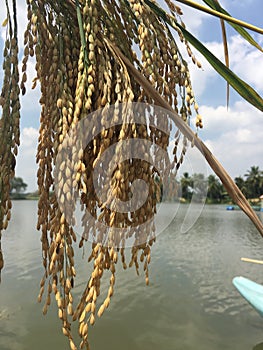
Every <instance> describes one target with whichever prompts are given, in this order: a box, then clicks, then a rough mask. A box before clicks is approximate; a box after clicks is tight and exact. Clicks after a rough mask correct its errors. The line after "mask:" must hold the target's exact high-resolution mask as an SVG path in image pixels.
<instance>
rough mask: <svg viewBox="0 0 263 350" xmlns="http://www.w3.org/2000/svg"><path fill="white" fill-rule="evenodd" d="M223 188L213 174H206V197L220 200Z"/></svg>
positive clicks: (216, 200)
mask: <svg viewBox="0 0 263 350" xmlns="http://www.w3.org/2000/svg"><path fill="white" fill-rule="evenodd" d="M223 191H224V188H223V186H222V184H221V183H220V181H219V180H218V179H217V178H216V177H215V176H214V175H209V176H208V189H207V198H208V199H210V200H211V201H214V202H220V201H221V199H222V197H223Z"/></svg>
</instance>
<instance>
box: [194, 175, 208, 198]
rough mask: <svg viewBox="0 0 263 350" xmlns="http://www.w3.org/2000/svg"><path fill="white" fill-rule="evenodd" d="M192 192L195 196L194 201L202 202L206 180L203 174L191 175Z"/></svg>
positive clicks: (205, 191) (204, 195)
mask: <svg viewBox="0 0 263 350" xmlns="http://www.w3.org/2000/svg"><path fill="white" fill-rule="evenodd" d="M192 192H193V194H194V195H195V197H194V199H195V200H196V201H197V202H202V201H203V200H205V199H206V195H207V179H206V178H205V176H204V174H201V173H200V174H193V175H192Z"/></svg>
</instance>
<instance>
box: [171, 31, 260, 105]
mask: <svg viewBox="0 0 263 350" xmlns="http://www.w3.org/2000/svg"><path fill="white" fill-rule="evenodd" d="M177 25H178V26H179V27H180V29H181V31H182V33H183V35H184V37H185V38H186V40H187V41H189V43H191V44H192V45H193V46H194V47H195V48H196V49H197V50H198V51H199V52H200V53H201V54H202V55H203V56H204V57H205V58H206V59H207V61H208V62H209V63H210V64H211V66H212V67H213V68H214V69H215V70H216V71H217V72H218V73H219V74H220V75H221V76H222V77H223V78H224V79H225V80H226V81H227V82H228V83H229V85H231V86H232V88H234V89H235V90H236V91H237V92H238V93H239V95H240V96H242V97H243V98H244V99H245V100H247V101H248V102H249V103H251V104H252V105H253V106H255V107H256V108H258V109H259V110H260V111H262V112H263V99H262V98H261V97H260V96H259V94H258V93H257V92H256V91H255V90H254V89H253V88H252V87H251V86H249V85H248V84H247V83H246V82H244V81H243V80H242V79H241V78H239V77H238V76H237V75H236V74H235V73H234V72H232V70H231V69H229V68H228V67H226V66H225V65H224V64H223V63H222V62H221V61H220V60H219V59H218V58H217V57H216V56H214V55H213V54H212V52H211V51H209V50H208V49H207V48H206V47H205V46H204V45H203V44H202V43H201V42H200V41H199V40H197V39H196V38H195V37H194V36H193V35H192V34H191V33H189V32H188V31H187V30H186V29H184V28H183V27H182V26H180V25H179V24H177Z"/></svg>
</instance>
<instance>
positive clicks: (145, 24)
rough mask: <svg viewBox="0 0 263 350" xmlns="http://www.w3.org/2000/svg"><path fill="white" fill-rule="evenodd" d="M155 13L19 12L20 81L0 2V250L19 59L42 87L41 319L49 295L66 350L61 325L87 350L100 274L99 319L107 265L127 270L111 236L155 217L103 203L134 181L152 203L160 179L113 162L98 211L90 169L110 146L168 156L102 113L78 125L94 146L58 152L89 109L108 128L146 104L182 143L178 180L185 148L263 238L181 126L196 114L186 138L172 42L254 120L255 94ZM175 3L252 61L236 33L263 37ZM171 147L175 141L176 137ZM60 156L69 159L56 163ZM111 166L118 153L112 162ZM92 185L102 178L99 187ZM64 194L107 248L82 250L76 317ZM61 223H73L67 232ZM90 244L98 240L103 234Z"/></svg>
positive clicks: (31, 4) (183, 72)
mask: <svg viewBox="0 0 263 350" xmlns="http://www.w3.org/2000/svg"><path fill="white" fill-rule="evenodd" d="M165 2H166V4H167V5H168V7H169V11H165V10H164V9H163V8H162V7H160V6H159V5H158V4H157V2H155V1H152V0H145V1H126V0H124V1H122V0H121V1H107V0H105V1H103V0H65V1H54V0H52V1H51V0H47V1H44V0H38V1H30V0H26V4H27V18H28V25H27V28H26V32H25V35H24V58H23V60H22V72H23V74H22V78H21V79H20V78H19V70H18V61H19V57H18V36H17V32H18V28H17V8H16V1H15V0H13V1H12V6H13V8H12V10H10V8H9V2H8V1H6V2H5V3H6V7H7V19H6V21H4V23H3V25H4V26H5V25H7V35H6V42H5V47H4V64H3V70H4V82H3V87H2V93H1V96H0V103H1V105H2V108H3V116H2V118H1V119H0V150H1V153H0V193H1V198H0V205H1V208H0V209H1V210H0V238H1V232H2V230H3V229H5V228H6V227H7V224H8V220H9V219H10V215H11V214H10V213H11V211H10V210H11V201H10V195H9V193H10V186H11V185H10V184H11V180H12V178H13V177H14V173H13V171H10V169H12V158H13V157H14V156H16V155H17V149H18V146H19V134H20V132H19V125H20V123H19V118H20V100H19V95H20V92H21V93H22V95H24V94H25V93H26V88H25V82H26V80H27V62H28V58H29V56H35V57H36V79H35V80H34V81H33V85H34V86H35V85H36V84H38V83H39V84H40V88H41V98H40V104H41V108H42V110H41V117H40V121H41V125H40V131H39V144H38V153H37V161H38V166H39V170H38V185H39V196H40V197H39V206H38V209H39V210H38V215H39V218H38V225H37V226H38V229H41V232H42V236H41V242H42V255H43V266H44V269H45V273H44V277H43V279H42V281H41V289H40V294H39V301H41V299H42V296H43V293H44V290H45V286H46V287H47V298H46V301H45V304H44V308H43V313H44V314H45V313H46V312H47V308H48V306H49V304H50V293H51V291H52V290H53V292H54V293H55V294H56V300H57V304H58V309H59V317H60V318H61V320H62V324H63V333H64V334H65V335H66V336H67V337H68V338H69V343H70V347H71V349H72V350H75V349H76V346H75V342H74V340H73V336H72V333H71V324H70V322H69V316H70V315H73V320H77V319H78V320H79V323H80V328H79V333H80V336H81V339H82V342H81V348H84V347H85V348H88V324H94V322H95V310H96V301H97V297H98V296H99V294H100V283H101V278H102V275H103V271H104V270H105V269H106V270H110V271H111V277H110V287H109V290H108V294H107V297H106V298H105V300H104V301H102V304H101V307H100V308H99V310H98V315H99V316H101V315H102V313H103V312H104V310H105V309H106V308H107V307H108V306H109V303H110V298H111V296H112V294H113V287H114V281H115V265H116V263H117V260H118V256H119V255H121V260H122V263H123V266H124V268H126V263H125V256H124V250H123V249H120V250H119V249H116V246H115V245H114V243H115V242H113V241H112V239H113V238H112V235H113V232H114V228H115V227H118V228H120V227H125V228H127V227H128V228H129V229H130V230H131V232H133V231H132V229H133V228H134V227H136V225H138V223H145V222H147V219H149V218H151V217H152V216H153V215H154V213H155V212H156V204H157V203H156V199H155V198H154V196H153V195H152V196H151V195H150V196H148V197H147V201H146V204H145V206H142V207H141V208H139V209H138V210H136V211H135V212H132V213H130V214H127V213H119V212H116V210H114V208H115V207H114V203H115V201H112V202H111V198H112V196H113V194H116V195H117V197H118V198H119V199H120V198H124V200H127V197H128V194H127V192H129V190H127V189H129V187H130V185H131V182H132V180H134V178H136V175H138V177H139V178H141V179H143V180H146V179H148V180H149V192H150V194H153V193H154V190H155V185H156V184H155V181H154V179H155V176H156V174H157V173H158V170H156V168H155V166H153V165H152V164H150V162H149V161H146V160H145V161H144V162H143V166H140V165H139V163H138V160H137V159H135V160H131V161H123V162H120V165H118V166H117V167H116V169H114V171H113V173H112V183H111V185H112V187H111V191H108V192H107V196H106V197H107V198H106V200H105V201H101V200H100V199H99V198H98V197H97V194H96V191H95V188H94V186H93V182H92V176H93V173H94V171H95V168H96V164H97V162H98V159H99V157H100V155H101V154H102V153H103V152H104V150H105V149H107V148H108V147H109V146H113V145H114V144H115V143H116V142H118V141H120V140H125V139H128V138H134V139H136V138H144V139H146V140H151V141H152V142H153V143H154V144H157V145H159V146H161V147H162V148H163V149H165V150H166V151H167V152H168V142H167V137H166V135H164V134H163V133H162V132H160V130H158V128H157V127H151V128H149V127H147V125H143V124H142V123H141V125H139V123H135V122H134V123H133V124H132V123H131V125H128V123H127V120H126V119H122V120H120V122H119V123H115V124H114V125H112V124H110V126H109V124H107V118H106V116H105V113H104V114H103V113H102V115H99V117H98V118H97V119H95V121H94V124H93V125H90V124H89V122H90V119H88V122H87V124H84V126H85V127H84V128H82V129H81V130H82V131H83V130H85V131H87V130H89V131H91V132H92V133H94V134H92V140H91V141H90V143H89V144H88V145H87V147H86V148H85V149H78V148H77V146H78V141H79V140H78V138H76V139H73V141H72V140H71V142H68V140H67V134H68V131H69V129H70V128H71V129H73V130H75V128H77V125H79V123H81V121H83V120H85V117H86V116H87V115H88V114H89V113H91V112H93V111H97V110H98V109H102V111H103V112H105V110H106V109H107V107H108V106H109V105H114V114H113V116H114V118H115V117H118V113H117V112H118V111H119V108H120V104H121V103H124V104H125V103H127V102H128V103H129V102H148V103H152V104H156V105H158V106H162V107H164V108H165V109H166V110H168V111H171V115H172V119H173V121H174V123H175V124H176V126H177V127H178V128H179V129H180V131H179V132H178V133H179V134H180V133H182V134H183V137H182V139H183V147H182V151H181V153H180V154H178V147H177V146H178V143H177V141H176V144H175V145H174V159H175V161H174V166H175V168H176V170H177V169H178V167H179V166H180V164H181V163H182V162H183V160H184V154H185V152H186V143H187V142H186V139H188V140H190V142H192V144H193V145H195V146H197V147H198V148H199V149H200V150H201V151H202V152H203V154H204V155H205V157H206V159H207V161H208V162H209V164H210V165H211V166H212V168H213V169H214V170H215V172H216V173H217V174H218V175H219V176H220V178H221V180H222V182H223V183H224V185H225V186H226V188H227V190H228V192H229V193H230V195H231V196H232V197H233V198H236V199H237V201H239V202H238V203H239V204H240V205H241V206H242V208H243V209H244V210H245V211H246V213H247V215H248V216H249V217H250V218H251V219H252V220H253V222H254V223H255V225H256V226H257V228H258V229H259V231H260V232H261V233H263V227H262V224H261V223H260V222H259V220H258V218H257V216H256V215H255V214H254V213H253V212H252V211H250V208H249V206H248V204H247V202H246V200H245V198H244V197H243V196H242V194H241V193H239V190H238V188H237V187H236V185H235V184H234V182H233V181H232V180H231V179H230V178H229V176H228V175H227V173H226V172H225V170H224V169H223V168H222V167H221V166H220V165H219V163H218V162H217V161H216V160H215V158H214V157H213V155H212V154H211V152H209V150H208V149H207V147H206V146H205V145H204V144H203V143H202V142H201V141H200V140H199V139H198V138H197V137H196V135H195V133H194V132H193V131H192V130H191V129H190V128H189V126H188V124H187V123H188V122H189V119H190V117H191V115H192V113H195V115H196V119H195V124H196V127H198V128H199V127H200V128H201V127H202V126H203V124H202V117H201V116H200V114H199V110H198V104H197V103H196V100H195V95H194V92H193V89H192V84H191V79H190V74H189V70H188V64H187V62H186V58H184V57H183V56H182V54H181V52H180V49H179V45H177V42H178V41H179V40H180V41H182V42H183V43H184V45H185V46H186V49H187V52H188V54H189V56H190V57H191V59H192V61H193V62H194V63H195V64H196V65H197V66H200V63H199V62H198V61H197V59H196V58H195V56H194V54H193V52H192V49H191V47H190V44H191V45H193V46H194V47H195V48H196V49H197V50H199V51H200V52H201V54H203V56H204V57H205V58H206V59H207V60H208V61H209V62H210V64H211V65H212V66H213V68H214V69H215V70H216V71H217V72H218V73H219V74H220V75H221V76H222V77H223V78H224V79H226V81H227V82H228V83H229V84H230V85H231V86H232V87H233V88H234V89H235V90H236V91H237V92H238V93H239V94H240V95H241V96H243V97H244V98H245V99H246V100H248V101H249V102H250V103H251V104H252V105H254V106H255V107H256V108H258V109H259V110H261V111H263V100H262V98H261V97H260V96H259V95H258V94H257V93H256V91H254V90H253V89H252V88H251V87H250V86H248V85H247V84H246V83H245V82H244V81H243V80H242V79H240V78H239V77H237V76H236V75H235V74H234V73H233V72H232V71H231V70H230V69H229V67H227V65H225V64H224V63H223V62H221V61H220V60H218V59H217V58H216V57H215V56H214V55H213V54H212V52H210V51H209V50H208V49H207V48H206V47H205V46H204V45H203V44H202V43H201V42H200V41H199V40H198V39H197V38H196V37H195V36H194V35H193V34H192V33H190V32H189V31H187V29H186V27H185V24H184V23H183V21H182V18H181V14H182V12H181V9H180V8H179V7H178V6H176V5H175V4H173V3H172V2H171V1H170V0H166V1H165ZM181 2H184V3H187V4H188V5H190V6H192V7H196V8H198V10H202V11H204V10H205V11H206V12H209V13H211V14H212V15H216V16H219V17H220V18H222V19H224V20H227V21H228V22H229V23H230V24H231V25H232V26H233V28H234V29H235V30H236V31H237V32H238V33H239V34H241V35H242V36H243V37H244V38H245V39H246V40H248V42H249V43H250V44H252V45H254V46H256V47H257V48H258V49H259V50H262V49H261V47H260V46H259V45H258V44H257V43H256V42H255V41H254V40H253V39H252V37H251V36H250V35H249V34H248V33H247V32H246V31H245V30H244V28H243V26H246V27H249V28H250V29H253V30H257V31H259V32H261V33H262V32H263V31H262V30H260V29H259V28H255V27H251V26H249V25H247V24H245V23H244V22H240V21H238V20H235V19H234V18H232V17H231V16H229V15H228V13H227V12H226V11H225V10H224V9H222V8H221V7H220V5H219V4H218V1H216V0H209V1H208V0H206V1H205V3H206V4H208V6H209V7H210V8H211V9H209V8H208V7H206V8H205V9H204V7H200V5H198V4H195V3H193V2H191V1H189V0H188V1H186V0H184V1H181ZM171 29H173V30H175V33H177V36H176V37H174V36H173V35H172V30H171ZM225 47H226V45H225ZM226 57H227V55H226ZM121 115H122V114H121ZM114 118H113V119H114ZM114 120H115V119H114ZM164 122H165V121H164ZM167 123H168V122H167ZM167 123H166V124H167ZM81 125H82V124H81ZM105 125H106V126H105ZM82 126H83V125H82ZM96 127H99V128H100V131H101V132H100V134H99V135H98V134H97V133H96V130H97V129H96ZM177 136H178V138H177V140H179V135H177ZM63 142H66V145H67V147H65V148H63ZM67 142H68V143H67ZM85 146H86V145H85ZM65 149H67V150H68V151H69V152H70V153H69V154H68V153H66V154H65V153H63V151H65ZM60 152H62V153H60ZM57 155H59V157H58V158H56V157H57ZM121 156H122V154H121V152H120V153H119V159H120V160H121ZM55 160H57V163H59V162H58V160H60V163H59V166H58V167H57V172H58V174H57V178H56V179H55V174H54V163H56V162H55ZM159 162H160V163H162V164H163V166H164V167H165V165H166V163H165V159H159ZM57 163H56V164H57ZM172 170H173V169H172ZM172 170H171V171H172ZM73 175H74V176H73ZM101 177H102V175H100V177H99V178H100V179H101ZM55 180H57V181H55ZM199 180H200V181H199V182H200V183H201V182H202V181H203V179H201V178H200V177H199ZM201 180H202V181H201ZM54 184H57V185H58V192H57V197H56V196H55V195H50V191H51V190H52V189H53V185H54ZM72 184H74V185H75V187H76V188H77V192H78V193H79V192H80V193H81V202H82V205H83V207H84V208H87V209H88V210H89V212H90V213H92V215H93V216H94V218H96V219H98V220H100V222H102V223H104V224H105V226H107V227H110V229H111V230H110V233H111V235H109V239H110V242H109V245H107V246H103V245H102V244H100V243H101V242H99V243H98V242H95V243H94V244H93V246H92V254H91V256H90V259H89V260H92V261H93V264H94V270H93V272H92V274H91V276H90V278H89V280H88V281H87V285H86V287H85V289H84V291H83V295H82V297H81V299H80V301H79V303H78V305H77V307H76V309H75V310H73V299H72V298H73V296H72V289H73V286H74V279H75V275H76V271H75V267H74V259H73V256H74V247H73V241H74V240H76V235H75V233H74V230H73V228H72V225H70V224H68V222H67V220H66V218H65V215H66V213H67V210H68V211H69V212H70V213H71V209H72V208H74V205H71V204H72V203H73V202H72V198H75V193H73V194H72V191H71V186H73V185H72ZM201 192H202V191H201ZM63 203H66V204H67V203H70V205H66V209H67V210H62V209H61V207H60V204H63ZM109 203H110V204H111V205H110V206H109V205H108V204H109ZM73 204H74V203H73ZM62 207H63V206H62ZM63 208H65V207H63ZM70 219H71V217H70ZM70 222H73V221H72V220H70ZM83 227H84V228H85V229H86V231H85V232H84V233H83V237H82V239H81V240H80V243H79V246H80V247H82V245H83V244H84V241H85V240H86V239H87V237H90V236H94V235H96V233H97V228H96V229H95V227H94V225H93V224H92V222H91V221H88V218H87V216H83ZM153 232H154V228H153V227H147V229H145V231H144V235H143V236H145V237H146V238H145V241H144V242H143V244H137V245H135V246H134V247H132V251H131V253H132V257H131V263H130V265H133V266H135V268H136V270H137V272H138V266H139V262H138V256H139V255H138V254H139V251H141V253H140V255H141V260H142V262H143V263H144V270H145V279H146V283H147V284H148V283H149V278H148V264H149V262H150V250H151V246H152V244H153V242H154V241H155V237H154V234H153ZM128 234H130V231H129V232H128ZM98 235H99V236H100V235H103V231H100V232H99V233H98ZM125 237H126V235H125ZM136 239H138V235H137V236H136ZM124 241H125V239H122V240H121V242H122V244H124ZM103 242H104V241H103ZM0 252H1V255H0V271H1V268H2V267H3V258H2V251H1V241H0ZM51 284H52V288H51Z"/></svg>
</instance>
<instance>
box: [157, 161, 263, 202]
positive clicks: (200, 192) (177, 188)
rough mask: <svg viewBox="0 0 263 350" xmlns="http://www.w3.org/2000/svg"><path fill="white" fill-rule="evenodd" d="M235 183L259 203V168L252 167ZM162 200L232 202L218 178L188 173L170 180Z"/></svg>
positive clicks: (262, 179)
mask: <svg viewBox="0 0 263 350" xmlns="http://www.w3.org/2000/svg"><path fill="white" fill-rule="evenodd" d="M234 181H235V183H236V185H237V186H238V187H239V189H240V190H241V191H242V192H243V193H244V195H245V196H246V197H247V198H248V199H251V200H255V201H257V200H258V199H259V197H260V196H261V195H262V194H263V171H262V170H260V169H259V167H258V166H251V168H250V169H249V170H247V172H246V173H245V174H244V175H243V176H238V177H236V178H235V179H234ZM162 199H163V200H168V201H169V200H170V201H173V200H178V199H181V200H183V201H186V202H188V201H190V200H194V201H196V202H202V201H206V202H207V203H224V202H229V201H230V198H229V196H228V194H227V191H226V190H225V188H224V186H223V185H222V183H221V181H220V180H219V179H218V177H217V176H215V175H209V176H208V177H205V175H204V174H202V173H197V174H192V175H190V174H189V173H188V172H185V173H183V175H182V176H181V178H180V179H179V180H178V179H170V183H169V186H168V187H167V189H163V193H162Z"/></svg>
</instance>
